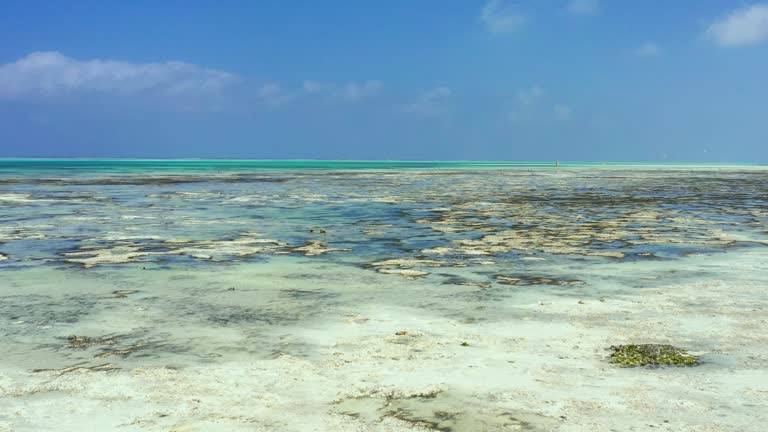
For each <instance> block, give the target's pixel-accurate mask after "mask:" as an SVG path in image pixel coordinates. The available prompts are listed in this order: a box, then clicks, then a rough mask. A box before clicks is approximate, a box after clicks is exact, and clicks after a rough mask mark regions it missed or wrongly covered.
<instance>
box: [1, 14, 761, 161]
mask: <svg viewBox="0 0 768 432" xmlns="http://www.w3.org/2000/svg"><path fill="white" fill-rule="evenodd" d="M0 157H148V158H173V157H178V158H193V157H195V158H252V159H404V160H411V159H421V160H555V159H557V160H562V161H659V162H751V163H755V162H756V163H765V162H768V2H760V1H757V2H743V1H740V0H727V1H726V0H717V1H716V0H677V1H669V0H664V1H661V0H645V1H635V2H628V1H619V0H528V1H508V0H490V1H472V0H455V1H454V0H451V1H446V0H418V1H414V0H386V1H383V0H382V1H378V0H370V1H359V2H355V1H341V0H324V1H309V0H305V1H301V0H296V1H290V2H287V1H285V0H260V1H234V0H219V1H204V0H189V1H180V0H179V1H174V0H167V1H162V2H158V1H149V0H135V1H132V2H125V1H109V0H102V1H91V0H80V1H76V2H60V1H36V0H24V1H15V0H3V1H2V2H0Z"/></svg>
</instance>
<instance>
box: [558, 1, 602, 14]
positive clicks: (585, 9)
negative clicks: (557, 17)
mask: <svg viewBox="0 0 768 432" xmlns="http://www.w3.org/2000/svg"><path fill="white" fill-rule="evenodd" d="M566 9H567V10H568V12H569V13H572V14H574V15H591V14H594V13H597V12H598V11H599V10H600V0H570V1H569V2H568V5H567V6H566Z"/></svg>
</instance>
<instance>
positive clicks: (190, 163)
mask: <svg viewBox="0 0 768 432" xmlns="http://www.w3.org/2000/svg"><path fill="white" fill-rule="evenodd" d="M557 163H558V162H556V161H365V160H359V161H358V160H246V159H240V160H238V159H3V158H0V173H13V172H24V171H29V170H40V171H53V172H58V171H61V170H63V171H72V170H77V171H81V172H83V171H85V172H117V173H119V172H125V173H130V172H142V171H147V170H150V171H161V172H168V171H198V172H199V171H238V170H420V169H430V170H439V169H448V170H455V169H463V170H483V169H485V170H488V169H532V168H555V167H556V164H557ZM559 164H560V165H559V166H561V167H569V168H597V167H627V168H628V167H649V166H666V167H690V168H696V167H733V166H743V167H748V166H760V165H759V164H728V163H723V164H696V163H690V164H686V163H669V164H664V163H640V162H621V163H619V162H614V163H606V162H567V161H562V162H559Z"/></svg>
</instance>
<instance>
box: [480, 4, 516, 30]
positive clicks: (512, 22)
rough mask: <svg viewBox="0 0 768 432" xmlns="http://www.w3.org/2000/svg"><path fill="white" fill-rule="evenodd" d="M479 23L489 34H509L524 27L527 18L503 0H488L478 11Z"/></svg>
mask: <svg viewBox="0 0 768 432" xmlns="http://www.w3.org/2000/svg"><path fill="white" fill-rule="evenodd" d="M480 21H482V23H483V24H484V25H485V28H486V29H487V30H488V31H489V32H491V33H496V34H499V33H509V32H513V31H516V30H519V29H520V28H522V27H523V25H525V22H526V21H527V18H526V17H525V15H523V14H522V13H520V12H519V11H517V10H516V8H515V7H514V6H513V5H509V4H506V3H505V2H504V0H490V1H489V2H488V3H486V4H485V6H483V8H482V9H481V10H480Z"/></svg>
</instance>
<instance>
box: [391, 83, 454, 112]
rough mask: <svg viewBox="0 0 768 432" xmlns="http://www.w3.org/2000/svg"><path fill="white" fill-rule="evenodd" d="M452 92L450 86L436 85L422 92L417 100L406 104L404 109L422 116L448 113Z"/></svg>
mask: <svg viewBox="0 0 768 432" xmlns="http://www.w3.org/2000/svg"><path fill="white" fill-rule="evenodd" d="M452 94H453V92H451V89H449V88H448V87H435V88H433V89H430V90H427V91H425V92H423V93H421V94H420V95H419V96H417V97H416V99H415V100H413V101H412V102H410V103H408V104H407V105H405V106H404V107H403V111H404V112H406V113H408V114H415V115H422V116H434V115H442V114H446V113H448V111H449V101H450V99H451V96H452Z"/></svg>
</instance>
